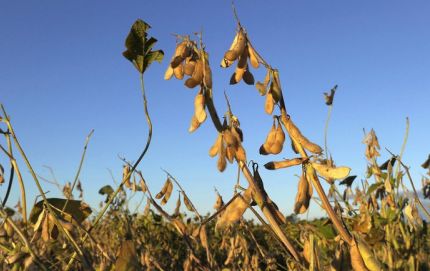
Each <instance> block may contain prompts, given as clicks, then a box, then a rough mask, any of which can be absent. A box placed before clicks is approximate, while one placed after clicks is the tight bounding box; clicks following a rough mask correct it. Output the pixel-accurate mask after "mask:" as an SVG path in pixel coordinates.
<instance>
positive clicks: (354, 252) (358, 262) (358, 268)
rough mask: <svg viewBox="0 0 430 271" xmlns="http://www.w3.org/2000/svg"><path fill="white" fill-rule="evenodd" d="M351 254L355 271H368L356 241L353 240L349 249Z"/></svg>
mask: <svg viewBox="0 0 430 271" xmlns="http://www.w3.org/2000/svg"><path fill="white" fill-rule="evenodd" d="M349 254H350V255H351V265H352V268H353V269H354V271H367V268H366V266H365V265H364V262H363V258H362V257H361V255H360V251H359V250H358V245H357V242H356V241H355V240H353V243H352V245H351V246H350V248H349Z"/></svg>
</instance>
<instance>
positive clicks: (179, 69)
mask: <svg viewBox="0 0 430 271" xmlns="http://www.w3.org/2000/svg"><path fill="white" fill-rule="evenodd" d="M173 75H174V76H175V77H176V79H179V80H182V79H184V65H183V64H182V63H180V64H179V65H178V66H176V67H175V68H173Z"/></svg>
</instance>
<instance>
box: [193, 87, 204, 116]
mask: <svg viewBox="0 0 430 271" xmlns="http://www.w3.org/2000/svg"><path fill="white" fill-rule="evenodd" d="M194 116H196V119H197V120H198V122H199V123H203V122H204V121H205V120H206V111H205V96H204V95H203V94H202V93H201V92H199V93H198V94H197V95H196V98H195V99H194Z"/></svg>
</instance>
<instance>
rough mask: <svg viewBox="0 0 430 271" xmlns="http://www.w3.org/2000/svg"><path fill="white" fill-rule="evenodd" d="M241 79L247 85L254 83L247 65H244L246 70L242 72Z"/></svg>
mask: <svg viewBox="0 0 430 271" xmlns="http://www.w3.org/2000/svg"><path fill="white" fill-rule="evenodd" d="M242 79H243V82H245V83H246V84H247V85H254V83H255V79H254V75H252V73H251V72H250V71H249V69H248V66H247V67H246V71H245V73H244V74H243V77H242Z"/></svg>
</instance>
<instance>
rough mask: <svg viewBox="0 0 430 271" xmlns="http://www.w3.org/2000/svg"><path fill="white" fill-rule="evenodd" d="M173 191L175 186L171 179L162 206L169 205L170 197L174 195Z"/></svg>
mask: <svg viewBox="0 0 430 271" xmlns="http://www.w3.org/2000/svg"><path fill="white" fill-rule="evenodd" d="M172 191H173V184H172V182H171V181H170V179H169V183H168V185H167V189H166V192H165V193H164V197H163V199H162V200H161V205H165V204H166V203H167V201H168V200H169V199H170V196H171V195H172Z"/></svg>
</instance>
